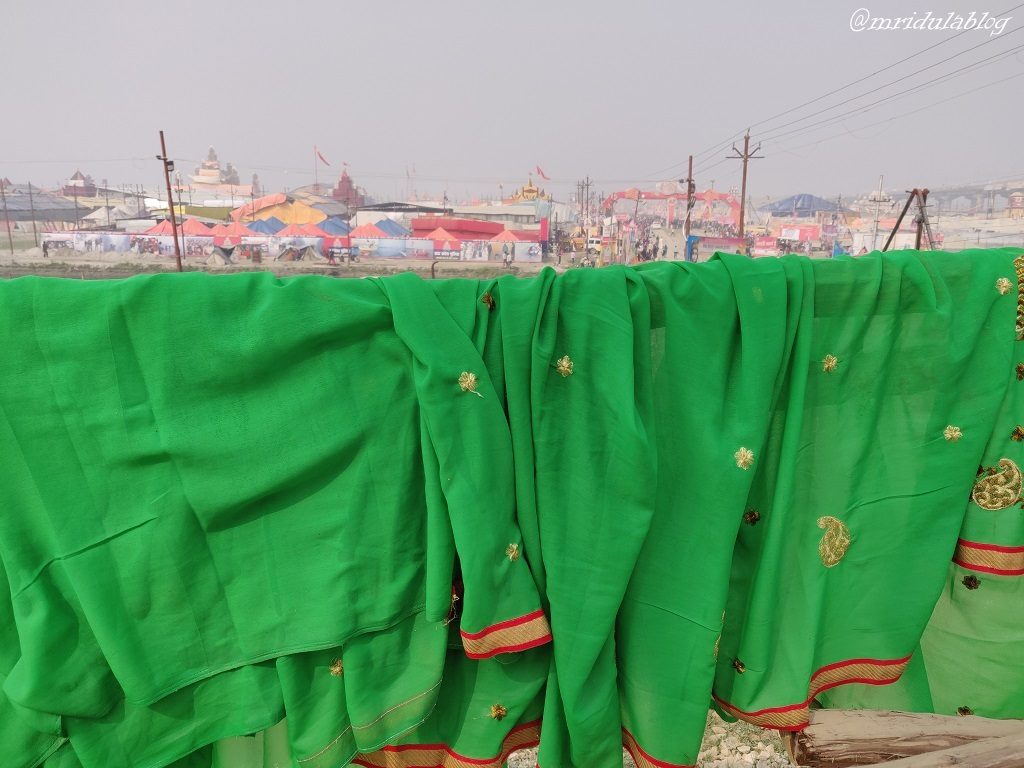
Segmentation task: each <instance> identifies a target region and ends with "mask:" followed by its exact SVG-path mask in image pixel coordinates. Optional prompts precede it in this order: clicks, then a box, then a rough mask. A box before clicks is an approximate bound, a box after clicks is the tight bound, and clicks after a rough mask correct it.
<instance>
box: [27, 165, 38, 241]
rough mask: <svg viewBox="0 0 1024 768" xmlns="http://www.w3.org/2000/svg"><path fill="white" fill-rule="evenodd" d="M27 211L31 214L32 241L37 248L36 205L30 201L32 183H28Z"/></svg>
mask: <svg viewBox="0 0 1024 768" xmlns="http://www.w3.org/2000/svg"><path fill="white" fill-rule="evenodd" d="M28 209H29V211H31V213H32V240H33V242H35V244H36V248H38V247H39V231H38V230H37V229H36V204H35V201H34V200H33V199H32V182H31V181H30V182H29V183H28Z"/></svg>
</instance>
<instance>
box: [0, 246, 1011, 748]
mask: <svg viewBox="0 0 1024 768" xmlns="http://www.w3.org/2000/svg"><path fill="white" fill-rule="evenodd" d="M1018 254H1019V252H1017V251H1013V250H1009V249H1007V250H1001V251H972V252H964V253H960V254H943V253H916V252H900V253H895V254H887V255H884V256H883V255H879V254H873V255H870V256H868V257H862V258H858V259H849V258H846V259H837V260H834V261H811V260H807V259H802V258H797V257H786V258H782V259H771V260H769V259H762V260H754V261H751V260H749V259H746V258H743V257H740V256H732V255H722V256H719V257H716V258H715V259H714V260H712V261H711V262H709V263H706V264H700V265H688V264H653V265H645V266H643V267H639V268H608V269H603V270H582V271H573V272H568V273H565V274H562V275H559V276H556V275H555V274H554V273H553V272H552V271H545V272H543V273H541V274H540V275H539V276H538V277H535V278H531V279H516V278H513V277H503V278H500V279H497V280H489V281H471V280H450V281H430V282H424V281H422V280H420V279H419V278H417V277H415V276H412V275H399V276H395V277H390V278H383V279H379V280H378V279H368V280H357V281H350V280H334V279H330V278H321V277H298V278H294V279H288V280H280V279H277V278H274V277H273V276H271V275H268V274H245V275H234V276H217V277H215V276H209V275H203V274H186V275H161V276H150V277H138V278H132V279H130V280H125V281H121V282H85V281H64V280H52V279H40V278H21V279H18V280H14V281H10V282H7V283H4V284H2V285H0V338H2V339H3V340H4V346H3V348H4V354H3V355H2V357H0V455H2V456H3V459H4V460H3V463H2V464H0V473H2V477H0V565H2V567H3V571H4V574H5V576H6V580H7V583H8V585H9V589H8V590H5V591H3V592H2V593H0V594H2V595H3V597H2V598H0V612H2V616H0V684H2V694H3V695H2V696H0V744H2V745H3V747H4V748H5V752H6V753H7V755H8V756H9V757H8V758H7V761H6V763H8V764H12V765H14V766H16V767H17V768H34V767H35V766H38V765H46V766H48V768H101V767H102V768H120V767H121V766H125V767H126V768H127V767H128V766H131V767H132V768H140V767H144V768H149V767H153V768H156V767H157V766H166V765H174V766H176V767H177V768H186V766H187V767H188V768H209V767H212V766H221V767H223V768H250V767H251V768H257V766H284V765H292V766H296V767H297V768H328V767H329V766H342V765H345V764H347V763H349V762H352V761H354V762H356V763H358V764H360V765H365V766H381V767H384V768H393V767H398V766H407V765H408V766H413V765H415V766H434V765H444V766H469V765H475V766H480V765H495V766H497V765H500V764H501V762H503V761H504V759H505V758H506V757H507V755H508V753H509V752H511V751H512V750H514V749H516V748H520V747H523V746H528V745H531V744H536V743H537V742H538V741H539V743H540V754H539V762H540V764H541V765H542V766H544V768H556V767H559V766H585V767H586V768H591V767H592V766H596V767H598V768H604V767H605V766H613V765H620V764H621V748H622V746H623V745H625V746H626V747H627V748H628V749H629V750H630V751H631V752H632V754H633V756H634V758H635V759H636V760H637V762H638V764H640V765H642V766H677V765H679V766H681V765H689V764H692V763H693V762H694V761H695V759H696V754H697V751H698V749H699V745H700V739H701V734H702V732H703V727H704V721H705V715H706V712H707V709H708V706H709V702H712V703H713V704H714V706H716V707H718V708H719V709H720V711H721V712H722V713H723V714H725V715H727V716H737V717H743V718H745V719H748V720H750V721H751V722H755V723H759V724H761V725H765V726H768V727H775V728H784V729H798V728H799V727H801V726H802V725H803V724H805V723H806V720H807V716H808V710H809V707H810V706H812V701H813V700H815V699H817V700H818V701H824V702H826V703H828V702H829V701H830V699H829V697H830V696H836V697H838V696H847V697H848V700H847V701H848V702H853V703H854V704H855V705H865V702H869V699H870V697H871V696H872V695H877V694H878V692H879V691H885V692H887V693H888V694H889V695H890V696H893V697H898V698H900V700H901V701H906V702H907V703H908V706H907V707H905V708H915V709H920V710H924V711H932V710H933V709H934V710H935V711H947V710H948V709H949V707H951V706H953V705H954V704H955V705H956V706H964V705H970V706H972V707H973V708H974V709H975V711H978V712H979V714H988V715H991V716H997V717H998V716H1020V714H1019V712H1018V709H1019V702H1020V701H1021V700H1022V699H1021V695H1020V693H1021V690H1022V687H1024V679H1018V677H1019V675H1018V676H1017V677H1014V676H1013V675H1010V676H1006V675H1002V674H1001V670H998V669H996V668H995V667H996V665H998V664H1000V663H1003V662H1005V661H1006V660H1007V659H1009V658H1010V653H1011V649H1012V648H1013V646H1014V643H1016V642H1017V639H1018V638H1019V637H1020V635H1021V633H1022V630H1024V625H1022V623H1021V621H1020V620H1019V619H1017V618H1016V617H1015V616H1012V615H1008V614H1007V612H1006V610H1005V609H1006V606H1008V605H1011V604H1013V603H1014V601H1015V598H1016V596H1017V590H1018V589H1019V588H1020V587H1019V578H1017V577H1019V575H1020V574H1024V566H1021V567H1020V569H1019V570H1020V573H1019V574H1014V573H1013V572H1012V571H1013V570H1014V568H1013V567H1011V566H1013V565H1014V563H1015V562H1016V560H1015V558H1016V557H1017V556H1018V553H1024V548H1020V547H1019V545H1020V544H1021V543H1024V542H1022V539H1024V536H1022V535H1021V534H1022V531H1021V530H1020V525H1021V522H1020V513H1019V508H1018V509H1015V508H1014V506H1013V504H1017V503H1018V502H1019V499H1018V497H1019V494H1020V472H1019V470H1017V472H1016V475H1014V472H1013V469H1015V468H1016V463H1015V461H1017V460H1018V459H1024V456H1017V453H1019V450H1017V449H1019V448H1020V447H1021V446H1020V443H1018V442H1014V441H1011V439H1010V437H1011V431H1012V430H1013V427H1014V424H1009V426H1007V424H1008V422H1007V419H1009V420H1011V421H1012V419H1013V414H1014V413H1020V410H1019V408H1016V399H1015V398H1016V396H1017V387H1016V386H1015V385H1016V381H1017V378H1018V376H1017V374H1016V372H1015V368H1014V366H1015V363H1016V361H1017V360H1016V357H1017V356H1020V355H1022V352H1021V351H1020V350H1018V349H1017V345H1018V343H1019V342H1017V341H1016V334H1015V317H1016V313H1017V312H1018V309H1017V308H1018V288H1017V280H1016V278H1015V272H1014V259H1015V257H1017V256H1018ZM1021 376H1024V373H1022V374H1021ZM1019 386H1024V385H1019ZM1015 408H1016V410H1015ZM1022 437H1024V435H1022ZM1011 449H1012V450H1011ZM1000 458H1003V459H1006V461H1008V462H1009V464H1000V463H999V459H1000ZM979 465H982V466H983V467H991V468H992V469H991V470H990V471H989V470H985V471H982V473H981V474H980V475H979V473H978V467H979ZM1011 465H1012V466H1011ZM1014 483H1016V494H1017V495H1016V496H1014V495H1013V488H1014ZM972 489H975V490H974V491H973V492H972ZM979 489H980V490H979ZM1007 489H1009V490H1007ZM1010 496H1013V499H1012V503H1007V505H1006V506H1004V507H1000V508H999V509H993V508H994V507H997V506H998V505H999V504H1002V503H1003V501H1005V500H1006V499H1009V497H1010ZM969 497H970V499H971V501H969ZM978 499H980V500H981V502H982V503H983V504H987V505H988V506H989V507H991V508H989V509H986V508H984V507H982V506H980V505H979V504H978V503H977V500H978ZM991 499H1000V500H1002V501H991ZM1018 507H1019V504H1018ZM1004 514H1005V515H1007V517H1006V518H1005V520H1004V519H1003V518H1002V517H1001V515H1004ZM972 544H980V545H984V546H981V547H974V546H971V545H972ZM986 546H997V547H1002V548H1003V549H986V548H985V547H986ZM1014 547H1018V550H1014ZM1004 549H1005V550H1007V551H1003V550H1004ZM993 552H994V553H995V554H994V555H993V554H992V553H993ZM993 557H994V558H995V560H993V559H992V558H993ZM1020 557H1024V554H1020ZM954 558H955V559H957V561H958V562H966V563H968V565H969V566H970V567H965V566H964V565H962V564H956V563H952V562H951V561H952V560H953V559H954ZM986 558H987V559H986ZM992 562H996V566H992V565H991V563H992ZM986 563H988V565H985V564H986ZM982 566H984V567H989V568H992V567H995V568H996V570H997V571H998V573H991V572H989V571H986V572H984V578H983V579H982V581H981V586H980V588H978V587H974V586H972V587H971V588H968V587H967V586H963V585H962V583H961V582H962V579H963V578H966V575H970V574H972V573H975V572H978V571H977V570H976V569H977V568H978V567H982ZM972 569H974V570H972ZM1000 569H1001V570H1000ZM979 573H980V572H979ZM968 583H969V584H972V585H973V582H968ZM933 609H934V610H935V613H934V615H933ZM929 619H930V621H929ZM979 633H984V637H983V643H984V644H985V646H986V651H985V653H984V654H982V656H983V660H984V662H985V664H987V665H988V666H987V667H986V671H985V673H984V674H986V675H988V677H986V678H984V679H983V680H982V679H979V680H971V679H968V678H967V674H966V670H965V666H964V665H963V664H962V663H960V661H959V660H958V658H957V657H958V656H959V655H960V654H961V653H962V652H963V651H964V649H965V648H967V647H969V646H971V644H972V643H974V644H977V643H978V640H979ZM1018 667H1019V665H1018ZM904 673H905V674H904ZM970 674H971V676H972V677H973V676H974V675H975V670H974V669H973V668H972V669H971V670H970ZM901 676H902V678H903V679H902V680H900V678H901ZM895 681H900V682H898V683H897V684H896V685H891V686H886V687H884V688H879V687H877V686H881V685H882V684H885V683H893V682H895ZM865 683H870V684H871V686H865V685H864V684H865ZM985 685H991V686H992V687H993V691H992V692H990V693H985V690H986V689H985V687H984V686H985ZM837 686H842V687H837ZM831 701H832V702H833V703H835V702H836V701H838V700H831ZM1015 707H1016V709H1015ZM954 708H955V707H954Z"/></svg>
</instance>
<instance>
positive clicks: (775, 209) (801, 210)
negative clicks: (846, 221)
mask: <svg viewBox="0 0 1024 768" xmlns="http://www.w3.org/2000/svg"><path fill="white" fill-rule="evenodd" d="M760 210H761V211H763V212H765V213H770V214H772V215H773V216H813V215H814V214H816V213H819V212H822V211H824V212H826V213H832V212H834V211H841V210H842V208H841V207H840V206H839V205H838V204H837V203H836V202H835V201H833V200H826V199H825V198H823V197H817V196H816V195H808V194H806V193H803V194H799V195H793V196H791V197H787V198H786V199H785V200H778V201H776V202H774V203H771V204H770V205H766V206H763V207H762V208H761V209H760Z"/></svg>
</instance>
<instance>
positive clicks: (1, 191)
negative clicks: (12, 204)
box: [0, 179, 14, 256]
mask: <svg viewBox="0 0 1024 768" xmlns="http://www.w3.org/2000/svg"><path fill="white" fill-rule="evenodd" d="M6 186H7V185H6V184H5V183H4V180H3V179H0V198H2V199H3V202H4V223H5V224H6V225H7V243H8V245H10V246H11V256H13V255H14V235H12V234H11V219H10V217H9V216H8V215H7V191H6V189H5V187H6Z"/></svg>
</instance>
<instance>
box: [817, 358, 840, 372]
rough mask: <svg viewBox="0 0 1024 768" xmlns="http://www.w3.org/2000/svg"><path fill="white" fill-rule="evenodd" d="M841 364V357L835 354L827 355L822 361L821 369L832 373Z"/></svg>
mask: <svg viewBox="0 0 1024 768" xmlns="http://www.w3.org/2000/svg"><path fill="white" fill-rule="evenodd" d="M838 365H839V358H838V357H836V356H835V355H825V359H824V360H822V361H821V370H823V371H824V372H825V373H832V371H834V370H835V369H836V366H838Z"/></svg>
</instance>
